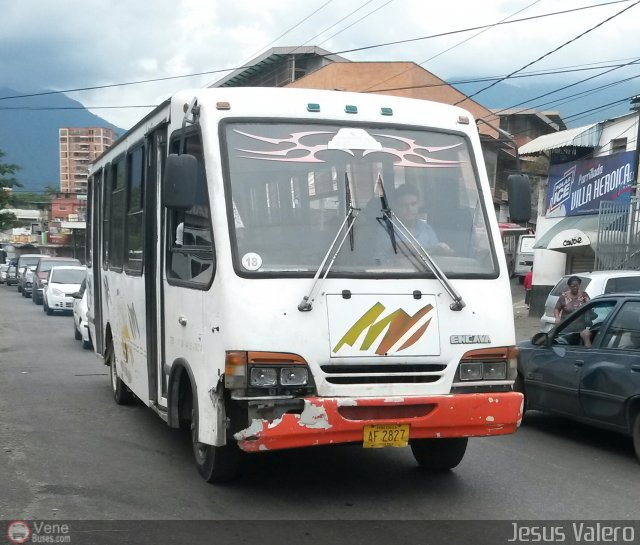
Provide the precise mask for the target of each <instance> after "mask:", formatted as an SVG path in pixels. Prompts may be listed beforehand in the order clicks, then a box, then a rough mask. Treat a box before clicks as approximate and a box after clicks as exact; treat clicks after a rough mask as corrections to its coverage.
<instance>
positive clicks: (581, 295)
mask: <svg viewBox="0 0 640 545" xmlns="http://www.w3.org/2000/svg"><path fill="white" fill-rule="evenodd" d="M580 284H582V280H580V277H578V276H570V277H569V280H567V285H568V286H569V289H568V290H567V291H565V292H564V293H563V294H562V295H560V297H558V302H557V303H556V308H555V309H554V315H555V317H556V323H559V322H560V321H562V320H564V319H565V318H566V317H567V316H569V314H571V313H572V312H574V311H576V310H578V309H579V308H580V307H581V306H582V305H584V304H585V303H587V302H588V301H589V296H588V295H587V294H586V293H585V292H584V291H580Z"/></svg>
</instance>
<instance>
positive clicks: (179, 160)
mask: <svg viewBox="0 0 640 545" xmlns="http://www.w3.org/2000/svg"><path fill="white" fill-rule="evenodd" d="M198 168H199V165H198V160H197V159H196V158H195V157H194V156H193V155H186V154H185V155H176V154H173V153H172V154H171V155H169V156H168V157H167V162H166V164H165V171H164V183H163V186H162V204H164V205H165V206H166V207H167V208H172V209H177V210H189V208H191V207H192V206H193V204H194V203H195V196H196V184H197V181H198Z"/></svg>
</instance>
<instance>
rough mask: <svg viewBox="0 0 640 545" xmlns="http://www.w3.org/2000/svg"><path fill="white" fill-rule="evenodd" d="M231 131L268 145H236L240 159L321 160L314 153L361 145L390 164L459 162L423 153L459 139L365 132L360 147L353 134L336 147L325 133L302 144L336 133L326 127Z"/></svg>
mask: <svg viewBox="0 0 640 545" xmlns="http://www.w3.org/2000/svg"><path fill="white" fill-rule="evenodd" d="M234 131H235V132H236V133H238V134H241V135H242V136H246V137H247V138H251V139H253V140H257V141H259V142H264V143H265V144H267V147H269V148H271V149H267V150H260V149H244V148H236V150H235V151H237V152H240V153H242V154H245V153H246V154H249V155H238V157H240V158H242V159H256V160H260V161H278V162H282V163H324V162H325V160H324V159H321V158H319V157H318V156H317V155H316V154H317V153H320V152H326V151H327V150H335V151H341V152H344V153H348V154H349V155H351V156H354V157H355V153H354V152H353V150H354V149H355V150H359V149H362V150H363V151H362V156H363V157H364V156H366V155H368V154H370V153H386V154H389V155H392V156H393V157H394V158H395V159H394V165H398V166H403V167H415V168H446V167H455V166H458V165H460V164H461V163H462V162H463V161H453V160H446V159H436V158H435V157H430V156H429V155H427V154H434V153H438V152H441V151H447V150H450V149H454V148H457V147H460V146H461V144H460V143H457V144H453V145H446V146H423V145H420V144H419V143H418V142H416V141H415V140H414V139H413V138H401V137H399V136H393V135H389V134H375V135H373V136H369V138H370V140H371V142H372V143H371V144H368V145H367V147H363V144H362V136H359V139H357V140H356V139H353V138H352V139H351V140H349V139H348V138H347V139H346V141H344V142H343V143H342V144H341V145H344V146H350V147H344V148H343V147H338V146H337V145H332V142H334V139H331V140H329V137H328V136H327V142H326V143H314V144H306V143H305V142H303V139H304V138H307V137H310V136H314V137H317V136H318V135H331V136H338V135H336V133H333V132H329V131H304V132H294V133H290V134H288V135H287V136H285V137H282V138H269V137H266V136H259V135H257V134H250V133H248V132H243V131H239V130H237V129H234ZM342 131H345V129H341V130H340V131H338V133H340V132H342ZM349 131H351V132H352V133H353V132H356V131H358V129H349ZM347 132H348V131H347ZM363 132H364V131H363ZM367 136H368V135H367ZM374 136H377V137H380V138H384V139H387V140H393V141H395V143H396V144H397V146H398V147H391V146H383V145H382V144H380V142H378V141H377V140H376V139H375V138H374ZM256 144H257V142H256ZM287 145H288V147H287V148H286V149H282V147H283V146H287ZM290 154H291V155H290Z"/></svg>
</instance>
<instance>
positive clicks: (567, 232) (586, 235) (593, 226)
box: [533, 212, 625, 253]
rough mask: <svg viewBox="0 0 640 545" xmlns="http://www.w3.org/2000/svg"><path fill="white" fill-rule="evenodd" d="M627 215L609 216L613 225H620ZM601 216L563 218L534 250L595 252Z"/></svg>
mask: <svg viewBox="0 0 640 545" xmlns="http://www.w3.org/2000/svg"><path fill="white" fill-rule="evenodd" d="M624 215H625V213H624V212H621V213H620V214H618V215H617V216H616V217H612V216H611V215H608V216H607V218H608V220H611V225H619V222H618V221H617V220H618V219H619V218H620V217H622V216H624ZM599 221H600V216H599V215H598V214H590V215H585V216H569V217H566V218H562V219H561V220H560V221H559V222H558V223H556V224H555V225H554V226H553V227H551V228H550V229H549V230H547V232H546V233H544V235H542V236H541V237H540V238H539V239H538V240H536V243H535V244H534V245H533V248H534V250H555V251H557V252H565V253H569V252H580V251H584V250H586V249H588V248H589V249H591V250H593V251H594V252H595V249H596V246H597V244H598V227H599Z"/></svg>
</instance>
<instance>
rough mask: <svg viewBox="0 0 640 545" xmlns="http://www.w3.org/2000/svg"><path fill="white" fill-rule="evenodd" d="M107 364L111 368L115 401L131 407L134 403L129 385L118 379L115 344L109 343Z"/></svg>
mask: <svg viewBox="0 0 640 545" xmlns="http://www.w3.org/2000/svg"><path fill="white" fill-rule="evenodd" d="M105 359H106V363H107V365H108V366H109V375H110V377H111V391H112V392H113V399H114V401H115V402H116V403H117V404H118V405H130V404H131V403H132V402H133V393H132V392H131V390H129V388H127V385H126V384H125V383H124V382H122V380H120V377H118V372H117V367H116V357H115V353H114V350H113V344H111V343H109V346H108V347H107V355H106V356H105Z"/></svg>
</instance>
